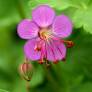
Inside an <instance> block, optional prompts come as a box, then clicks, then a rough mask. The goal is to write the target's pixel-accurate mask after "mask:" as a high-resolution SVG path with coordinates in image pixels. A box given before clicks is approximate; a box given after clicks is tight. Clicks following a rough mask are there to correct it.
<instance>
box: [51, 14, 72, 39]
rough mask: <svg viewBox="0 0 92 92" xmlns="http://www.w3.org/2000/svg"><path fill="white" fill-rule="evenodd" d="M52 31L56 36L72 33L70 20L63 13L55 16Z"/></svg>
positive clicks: (65, 35) (66, 35)
mask: <svg viewBox="0 0 92 92" xmlns="http://www.w3.org/2000/svg"><path fill="white" fill-rule="evenodd" d="M52 31H53V32H54V34H55V35H56V36H58V37H62V38H64V37H68V36H69V35H70V34H71V33H72V22H71V21H70V19H69V18H68V17H67V16H65V15H60V16H57V17H56V18H55V20H54V22H53V25H52Z"/></svg>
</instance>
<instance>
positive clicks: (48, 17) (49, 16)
mask: <svg viewBox="0 0 92 92" xmlns="http://www.w3.org/2000/svg"><path fill="white" fill-rule="evenodd" d="M54 17H55V12H54V10H53V9H52V8H51V7H49V6H48V5H40V6H38V7H37V8H36V9H34V10H33V12H32V18H33V20H34V21H35V22H36V23H37V24H38V25H39V26H40V27H48V26H49V25H51V24H52V22H53V20H54Z"/></svg>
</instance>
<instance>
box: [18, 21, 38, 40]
mask: <svg viewBox="0 0 92 92" xmlns="http://www.w3.org/2000/svg"><path fill="white" fill-rule="evenodd" d="M38 31H39V28H38V27H37V25H36V24H35V23H34V22H33V21H31V20H29V19H25V20H23V21H21V22H20V24H19V25H18V29H17V32H18V35H19V36H20V37H21V38H23V39H31V38H34V37H36V36H37V35H38Z"/></svg>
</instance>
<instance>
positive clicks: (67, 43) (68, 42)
mask: <svg viewBox="0 0 92 92" xmlns="http://www.w3.org/2000/svg"><path fill="white" fill-rule="evenodd" d="M61 41H62V42H64V43H66V46H67V47H68V48H71V47H72V46H74V43H73V41H65V40H61Z"/></svg>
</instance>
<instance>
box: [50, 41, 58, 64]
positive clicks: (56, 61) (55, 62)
mask: <svg viewBox="0 0 92 92" xmlns="http://www.w3.org/2000/svg"><path fill="white" fill-rule="evenodd" d="M50 43H51V42H50ZM52 46H53V45H52ZM49 47H50V48H51V50H52V53H53V56H54V59H55V61H54V62H53V63H54V64H57V63H58V60H57V59H56V57H55V53H54V51H53V48H52V47H51V46H49Z"/></svg>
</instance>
